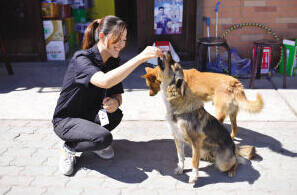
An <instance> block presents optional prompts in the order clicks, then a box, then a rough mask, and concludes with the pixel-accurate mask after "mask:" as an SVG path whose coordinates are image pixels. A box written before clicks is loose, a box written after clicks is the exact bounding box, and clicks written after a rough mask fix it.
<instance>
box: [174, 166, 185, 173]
mask: <svg viewBox="0 0 297 195" xmlns="http://www.w3.org/2000/svg"><path fill="white" fill-rule="evenodd" d="M183 172H184V169H183V168H182V167H180V166H177V167H176V168H175V169H174V174H175V175H181V174H183Z"/></svg>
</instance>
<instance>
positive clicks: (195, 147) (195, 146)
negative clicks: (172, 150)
mask: <svg viewBox="0 0 297 195" xmlns="http://www.w3.org/2000/svg"><path fill="white" fill-rule="evenodd" d="M191 145H192V172H191V173H190V178H189V183H195V182H196V181H197V180H198V176H199V162H200V148H201V144H200V141H195V142H194V143H192V144H191Z"/></svg>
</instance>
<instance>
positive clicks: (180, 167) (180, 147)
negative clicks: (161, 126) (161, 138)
mask: <svg viewBox="0 0 297 195" xmlns="http://www.w3.org/2000/svg"><path fill="white" fill-rule="evenodd" d="M174 142H175V146H176V151H177V156H178V163H177V167H176V168H175V169H174V173H175V174H177V175H180V174H182V173H183V171H184V162H185V151H184V142H183V141H182V140H181V139H177V138H176V137H175V136H174Z"/></svg>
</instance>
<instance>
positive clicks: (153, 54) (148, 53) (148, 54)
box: [139, 46, 163, 62]
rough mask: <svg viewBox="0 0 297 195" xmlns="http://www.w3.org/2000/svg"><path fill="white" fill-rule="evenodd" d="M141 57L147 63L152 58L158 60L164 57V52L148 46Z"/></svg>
mask: <svg viewBox="0 0 297 195" xmlns="http://www.w3.org/2000/svg"><path fill="white" fill-rule="evenodd" d="M139 56H140V57H141V58H142V60H143V61H144V62H145V61H147V60H149V59H151V58H157V57H161V56H163V53H162V50H161V49H159V48H157V47H153V46H147V47H146V48H145V49H144V50H143V51H142V52H141V53H140V54H139Z"/></svg>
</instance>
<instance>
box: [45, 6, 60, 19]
mask: <svg viewBox="0 0 297 195" xmlns="http://www.w3.org/2000/svg"><path fill="white" fill-rule="evenodd" d="M61 8H62V6H61V5H60V4H57V3H47V2H41V12H42V18H44V19H60V18H62V11H61Z"/></svg>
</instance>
